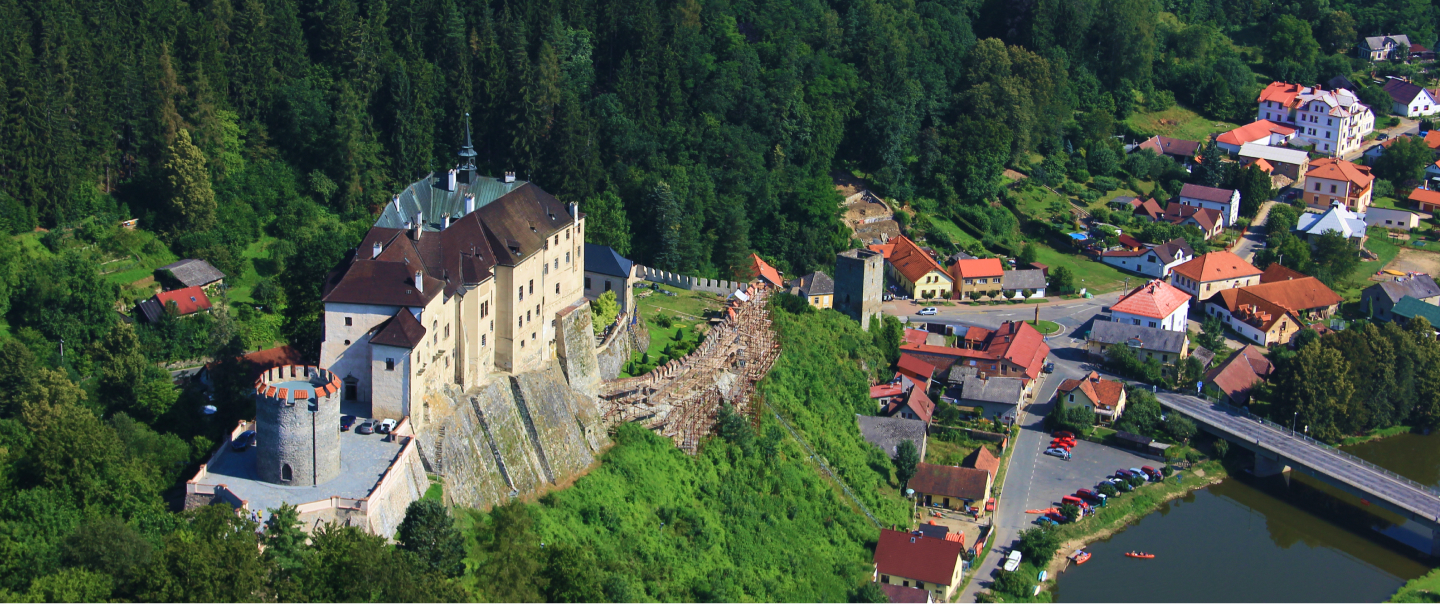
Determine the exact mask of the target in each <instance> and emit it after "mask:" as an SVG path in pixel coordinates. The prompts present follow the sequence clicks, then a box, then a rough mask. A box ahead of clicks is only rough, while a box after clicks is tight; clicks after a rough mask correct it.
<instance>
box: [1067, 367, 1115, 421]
mask: <svg viewBox="0 0 1440 604" xmlns="http://www.w3.org/2000/svg"><path fill="white" fill-rule="evenodd" d="M1055 397H1056V399H1057V400H1059V401H1060V402H1061V404H1064V405H1065V406H1067V407H1082V408H1085V409H1089V410H1090V411H1091V412H1093V413H1094V414H1095V420H1096V421H1097V422H1099V423H1103V424H1113V423H1115V420H1117V419H1120V415H1121V414H1122V413H1124V412H1125V384H1124V383H1122V382H1117V381H1115V380H1107V379H1105V378H1102V377H1100V374H1099V373H1096V372H1094V371H1091V372H1090V375H1087V376H1085V377H1083V378H1080V379H1078V380H1065V381H1063V382H1060V387H1059V388H1058V389H1056V391H1055Z"/></svg>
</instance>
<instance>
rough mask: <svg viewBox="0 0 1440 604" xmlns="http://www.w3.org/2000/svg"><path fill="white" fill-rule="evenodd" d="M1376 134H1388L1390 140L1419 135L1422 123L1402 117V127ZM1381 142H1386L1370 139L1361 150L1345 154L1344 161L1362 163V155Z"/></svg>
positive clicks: (1378, 130) (1384, 129) (1380, 131)
mask: <svg viewBox="0 0 1440 604" xmlns="http://www.w3.org/2000/svg"><path fill="white" fill-rule="evenodd" d="M1376 121H1377V122H1378V121H1379V118H1378V117H1377V118H1376ZM1375 132H1376V133H1384V134H1387V135H1389V136H1390V138H1395V137H1397V136H1401V135H1404V134H1418V133H1419V132H1420V122H1419V120H1414V119H1411V118H1408V117H1402V118H1400V125H1399V126H1396V127H1394V128H1381V129H1377V130H1375ZM1381 142H1384V141H1381V140H1379V139H1378V137H1377V138H1374V139H1370V140H1368V141H1365V143H1364V144H1362V145H1360V148H1359V149H1356V150H1355V151H1351V152H1350V153H1347V154H1345V157H1344V158H1343V159H1344V160H1345V161H1351V162H1358V161H1360V157H1361V156H1362V155H1364V154H1365V152H1366V151H1369V150H1370V148H1371V147H1374V146H1375V145H1378V144H1380V143H1381Z"/></svg>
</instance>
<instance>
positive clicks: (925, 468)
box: [906, 463, 992, 579]
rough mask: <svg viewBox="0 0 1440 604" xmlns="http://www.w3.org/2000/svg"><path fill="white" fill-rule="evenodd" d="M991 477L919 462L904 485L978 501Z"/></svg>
mask: <svg viewBox="0 0 1440 604" xmlns="http://www.w3.org/2000/svg"><path fill="white" fill-rule="evenodd" d="M991 479H992V477H991V476H990V473H989V472H987V471H985V470H981V469H978V468H958V467H955V466H939V465H935V464H928V463H921V464H918V465H917V466H915V476H914V477H913V478H911V479H910V482H909V483H906V486H907V487H909V488H912V489H915V492H916V493H923V494H926V495H939V496H941V497H955V498H959V499H969V500H971V501H979V500H981V499H984V498H985V486H986V484H987V483H989V482H990V480H991ZM915 578H916V579H919V578H920V577H915Z"/></svg>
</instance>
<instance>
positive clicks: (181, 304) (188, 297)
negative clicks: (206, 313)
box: [135, 285, 210, 323]
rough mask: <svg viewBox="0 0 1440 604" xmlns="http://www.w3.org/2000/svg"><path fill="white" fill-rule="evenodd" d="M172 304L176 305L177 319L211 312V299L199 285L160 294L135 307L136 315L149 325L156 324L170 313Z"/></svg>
mask: <svg viewBox="0 0 1440 604" xmlns="http://www.w3.org/2000/svg"><path fill="white" fill-rule="evenodd" d="M171 304H174V305H175V316H177V317H183V316H185V315H189V314H194V313H197V312H200V311H202V310H210V298H209V297H207V296H206V295H205V290H203V289H201V288H200V286H198V285H195V286H191V287H187V288H184V289H175V290H170V291H168V292H160V293H158V294H155V295H154V296H152V297H150V299H148V300H144V301H142V302H140V303H139V304H137V305H135V310H136V314H138V315H139V317H140V318H143V319H145V321H146V322H147V323H156V322H158V321H160V317H161V316H162V315H164V314H165V313H167V312H170V305H171Z"/></svg>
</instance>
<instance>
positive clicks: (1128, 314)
mask: <svg viewBox="0 0 1440 604" xmlns="http://www.w3.org/2000/svg"><path fill="white" fill-rule="evenodd" d="M1189 312H1190V296H1189V295H1187V294H1186V293H1185V292H1183V291H1181V290H1180V289H1179V288H1177V287H1175V286H1173V285H1170V284H1169V283H1166V282H1164V281H1161V280H1159V279H1155V280H1152V281H1150V282H1149V283H1145V284H1143V285H1141V286H1140V287H1137V288H1135V289H1133V290H1131V291H1130V293H1128V294H1125V296H1124V297H1122V298H1120V301H1119V302H1116V303H1115V305H1114V306H1111V307H1110V320H1111V321H1114V322H1116V323H1129V324H1131V325H1143V326H1145V327H1154V328H1157V329H1169V330H1172V331H1180V332H1183V331H1185V329H1186V323H1185V322H1186V317H1187V316H1188V314H1189Z"/></svg>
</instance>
